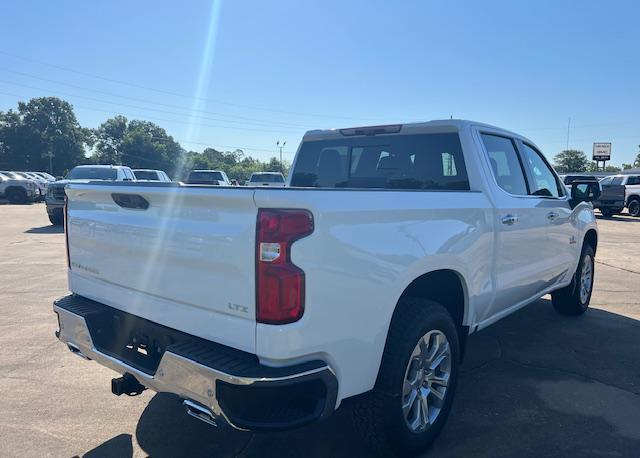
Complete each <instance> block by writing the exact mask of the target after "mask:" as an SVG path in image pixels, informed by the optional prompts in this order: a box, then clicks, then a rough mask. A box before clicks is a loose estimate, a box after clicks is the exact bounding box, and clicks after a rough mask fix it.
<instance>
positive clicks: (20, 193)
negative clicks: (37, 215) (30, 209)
mask: <svg viewBox="0 0 640 458" xmlns="http://www.w3.org/2000/svg"><path fill="white" fill-rule="evenodd" d="M7 199H9V202H11V203H12V204H14V205H21V204H26V203H27V200H28V198H27V193H26V192H25V190H24V189H11V190H10V191H8V192H7Z"/></svg>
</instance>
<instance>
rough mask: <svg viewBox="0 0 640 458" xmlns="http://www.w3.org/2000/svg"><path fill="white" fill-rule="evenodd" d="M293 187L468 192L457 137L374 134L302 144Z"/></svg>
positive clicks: (460, 148)
mask: <svg viewBox="0 0 640 458" xmlns="http://www.w3.org/2000/svg"><path fill="white" fill-rule="evenodd" d="M291 186H293V187H329V188H382V189H422V190H468V189H469V179H468V177H467V170H466V167H465V163H464V156H463V154H462V147H461V145H460V139H459V137H458V134H457V133H433V134H413V135H376V136H373V137H360V136H358V137H353V138H344V139H339V140H326V141H312V142H306V143H304V144H303V145H302V147H301V149H300V152H299V154H298V158H297V159H296V164H295V167H294V171H293V174H292V177H291Z"/></svg>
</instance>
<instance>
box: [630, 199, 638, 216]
mask: <svg viewBox="0 0 640 458" xmlns="http://www.w3.org/2000/svg"><path fill="white" fill-rule="evenodd" d="M627 208H628V209H629V214H630V215H631V216H634V217H638V216H640V199H633V200H631V201H629V205H627Z"/></svg>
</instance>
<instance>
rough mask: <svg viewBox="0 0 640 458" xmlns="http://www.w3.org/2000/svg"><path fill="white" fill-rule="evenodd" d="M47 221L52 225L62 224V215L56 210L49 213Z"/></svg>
mask: <svg viewBox="0 0 640 458" xmlns="http://www.w3.org/2000/svg"><path fill="white" fill-rule="evenodd" d="M49 221H51V224H53V225H54V226H62V225H63V224H64V217H63V215H62V212H56V213H54V214H49Z"/></svg>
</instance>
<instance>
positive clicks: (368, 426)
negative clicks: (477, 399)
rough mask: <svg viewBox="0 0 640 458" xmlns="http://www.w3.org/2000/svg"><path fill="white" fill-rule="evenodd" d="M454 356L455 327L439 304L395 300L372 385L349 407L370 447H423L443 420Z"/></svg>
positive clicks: (382, 450) (413, 450)
mask: <svg viewBox="0 0 640 458" xmlns="http://www.w3.org/2000/svg"><path fill="white" fill-rule="evenodd" d="M459 361H460V344H459V340H458V333H457V330H456V326H455V324H454V323H453V320H452V319H451V316H450V315H449V313H448V312H447V310H446V309H445V308H444V307H443V306H441V305H440V304H438V303H436V302H432V301H427V300H424V299H419V298H405V299H401V300H400V303H399V304H398V310H397V311H396V314H395V315H394V318H393V320H392V322H391V328H390V329H389V335H388V337H387V344H386V346H385V350H384V355H383V357H382V364H381V367H380V372H379V374H378V380H377V381H376V385H375V388H374V390H373V391H372V392H371V393H368V395H366V396H365V397H364V398H363V399H362V400H361V401H360V402H359V403H358V404H356V406H355V407H354V411H353V412H354V420H355V422H356V426H357V427H358V428H359V429H360V430H361V432H362V433H363V434H364V438H365V440H366V441H367V442H368V445H369V446H370V447H371V449H372V451H374V452H375V453H379V454H388V453H393V454H396V455H399V456H409V455H415V454H418V453H420V452H423V451H424V450H425V449H426V448H427V447H428V446H429V445H430V444H431V443H432V442H433V441H434V440H435V438H436V437H437V435H438V434H439V432H440V430H441V429H442V427H443V426H444V423H445V422H446V419H447V416H448V415H449V411H450V410H451V403H452V401H453V396H454V393H455V388H456V382H457V377H458V365H459Z"/></svg>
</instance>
